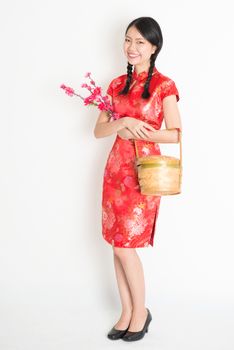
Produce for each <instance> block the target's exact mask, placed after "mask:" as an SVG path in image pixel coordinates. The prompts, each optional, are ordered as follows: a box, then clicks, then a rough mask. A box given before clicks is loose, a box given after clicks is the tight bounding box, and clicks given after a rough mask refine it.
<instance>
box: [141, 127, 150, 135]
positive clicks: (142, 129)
mask: <svg viewBox="0 0 234 350" xmlns="http://www.w3.org/2000/svg"><path fill="white" fill-rule="evenodd" d="M141 131H142V132H143V133H144V134H145V135H146V137H150V135H149V132H148V131H147V129H146V127H145V126H143V127H142V128H141Z"/></svg>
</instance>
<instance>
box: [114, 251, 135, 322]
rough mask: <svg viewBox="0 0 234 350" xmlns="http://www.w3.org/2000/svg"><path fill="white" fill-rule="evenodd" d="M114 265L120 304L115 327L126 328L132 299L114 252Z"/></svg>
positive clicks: (130, 312) (130, 313) (129, 318)
mask: <svg viewBox="0 0 234 350" xmlns="http://www.w3.org/2000/svg"><path fill="white" fill-rule="evenodd" d="M114 266H115V273H116V279H117V284H118V288H119V294H120V299H121V304H122V314H121V316H120V319H119V321H118V322H117V323H116V324H115V328H116V329H126V328H128V326H129V323H130V320H131V316H132V299H131V292H130V289H129V285H128V281H127V278H126V275H125V272H124V270H123V267H122V265H121V262H120V259H119V258H118V256H117V255H116V254H114Z"/></svg>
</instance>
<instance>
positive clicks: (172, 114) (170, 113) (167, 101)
mask: <svg viewBox="0 0 234 350" xmlns="http://www.w3.org/2000/svg"><path fill="white" fill-rule="evenodd" d="M162 103H163V114H164V120H165V126H166V129H163V130H157V131H156V132H154V131H149V132H148V133H149V137H145V138H144V140H148V141H153V142H157V143H178V142H179V135H178V131H177V130H167V129H171V128H179V129H180V130H181V131H182V123H181V117H180V112H179V109H178V105H177V100H176V95H169V96H166V97H165V98H164V99H163V101H162Z"/></svg>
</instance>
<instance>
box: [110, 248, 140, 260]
mask: <svg viewBox="0 0 234 350" xmlns="http://www.w3.org/2000/svg"><path fill="white" fill-rule="evenodd" d="M133 251H135V249H134V248H120V247H113V252H114V255H115V256H117V257H118V258H119V259H124V258H125V257H128V256H129V254H130V253H131V252H133Z"/></svg>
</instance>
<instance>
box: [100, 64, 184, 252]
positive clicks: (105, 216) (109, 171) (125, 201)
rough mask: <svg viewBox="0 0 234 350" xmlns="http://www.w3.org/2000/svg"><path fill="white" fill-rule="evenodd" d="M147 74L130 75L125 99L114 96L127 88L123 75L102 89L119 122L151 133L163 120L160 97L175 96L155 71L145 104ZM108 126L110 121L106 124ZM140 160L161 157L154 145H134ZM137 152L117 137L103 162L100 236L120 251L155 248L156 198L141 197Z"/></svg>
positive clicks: (166, 79) (173, 87)
mask: <svg viewBox="0 0 234 350" xmlns="http://www.w3.org/2000/svg"><path fill="white" fill-rule="evenodd" d="M147 76H148V72H146V71H143V72H141V73H140V74H137V73H136V71H135V70H134V71H133V74H132V82H131V85H130V89H129V91H128V93H127V95H119V96H118V92H119V91H120V90H122V89H123V87H124V86H125V83H126V79H127V74H124V75H121V76H118V77H117V78H114V79H113V80H112V81H111V83H110V85H109V86H108V89H107V94H109V95H111V96H112V103H113V106H114V111H115V112H117V113H119V114H120V117H124V116H128V117H133V118H136V119H139V120H143V121H145V122H147V123H149V124H150V125H152V126H153V127H154V128H155V129H160V127H161V124H162V121H163V106H162V101H163V99H164V97H166V96H169V95H176V97H177V101H179V93H178V90H177V87H176V85H175V82H174V81H173V80H172V79H170V78H169V77H167V76H165V75H163V74H162V73H160V72H159V71H158V70H157V69H156V67H154V70H153V75H152V79H151V82H150V87H149V92H150V93H151V96H150V98H149V99H142V98H141V94H142V92H143V89H144V83H145V81H146V79H147ZM110 122H111V121H110ZM135 141H136V143H137V149H138V155H139V157H141V156H144V155H153V154H154V155H157V154H161V151H160V147H159V145H158V143H155V142H152V141H145V140H135ZM135 159H136V151H135V146H134V141H133V139H128V140H127V139H122V138H121V137H120V136H119V135H118V134H117V136H116V138H115V141H114V144H113V146H112V148H111V150H110V153H109V156H108V158H107V161H106V165H105V169H104V176H103V191H102V235H103V238H104V239H105V240H106V241H107V242H108V243H109V244H111V245H112V246H115V247H122V248H140V247H148V246H149V245H151V246H152V247H153V244H154V234H155V225H156V220H157V218H158V213H159V206H160V200H161V196H151V195H143V194H141V193H140V187H139V183H138V177H137V169H136V166H135Z"/></svg>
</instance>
